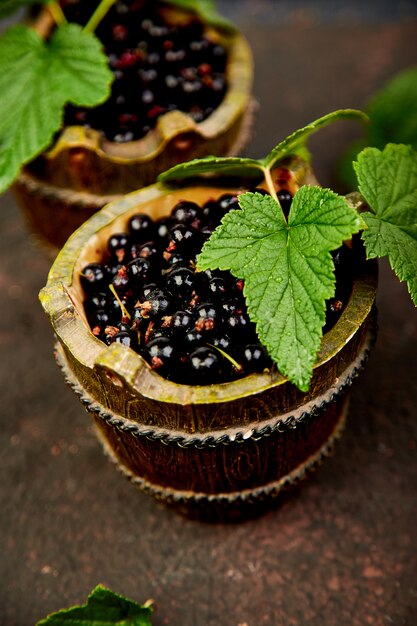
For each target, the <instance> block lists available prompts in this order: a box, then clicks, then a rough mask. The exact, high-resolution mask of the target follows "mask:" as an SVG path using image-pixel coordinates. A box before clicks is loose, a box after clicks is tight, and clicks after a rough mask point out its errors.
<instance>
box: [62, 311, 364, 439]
mask: <svg viewBox="0 0 417 626" xmlns="http://www.w3.org/2000/svg"><path fill="white" fill-rule="evenodd" d="M375 338H376V324H375V323H374V321H373V322H372V324H371V328H370V330H369V331H368V334H367V338H366V340H365V344H364V347H363V348H362V350H361V352H360V354H359V356H358V357H357V359H356V360H355V361H354V362H353V363H352V364H351V365H350V366H349V368H347V370H345V375H344V378H343V380H342V381H341V382H340V384H339V385H338V387H337V388H334V389H333V390H331V389H330V390H328V391H327V392H326V394H323V395H322V396H320V397H319V398H318V399H317V402H316V403H314V404H313V403H312V404H311V406H309V410H306V411H303V412H302V413H301V414H300V415H289V416H288V417H287V418H286V419H285V420H283V419H277V420H276V421H275V422H273V423H272V424H271V423H268V424H266V425H264V426H261V427H260V428H256V427H253V428H250V429H247V430H246V431H244V432H242V431H239V432H236V433H234V434H230V433H224V434H221V435H218V436H217V435H216V436H214V435H200V436H197V435H193V436H190V435H182V434H173V433H172V432H169V431H166V430H162V429H158V428H146V427H143V426H141V425H140V424H137V423H136V422H132V421H131V420H128V419H126V418H121V417H118V416H117V415H116V414H115V413H113V412H112V411H109V410H106V409H105V408H104V407H103V406H102V405H101V404H100V403H98V402H97V401H95V400H94V399H93V398H91V396H89V395H88V394H87V393H86V391H85V389H84V388H83V387H82V386H81V385H80V383H79V382H78V380H77V379H76V378H75V376H74V374H73V373H72V371H71V370H70V369H69V367H68V366H67V364H66V363H65V360H64V357H63V356H61V355H60V354H59V352H58V351H55V357H56V360H57V362H58V365H59V366H60V368H61V370H62V372H63V375H64V377H65V380H66V382H67V384H68V385H69V386H70V387H71V388H72V390H73V391H74V392H75V394H76V395H77V396H78V397H79V399H80V402H81V404H82V405H83V406H84V407H85V408H86V409H87V411H89V412H90V413H93V414H94V415H96V416H97V417H98V418H100V419H101V420H103V421H104V422H105V423H106V424H108V425H110V426H111V427H112V428H114V429H116V430H118V431H119V432H121V433H126V434H130V435H132V436H133V437H136V438H140V437H146V438H147V439H148V440H150V441H160V442H161V443H162V444H164V445H177V446H179V447H180V448H197V449H203V448H213V447H217V446H219V445H230V444H234V443H244V442H245V441H247V440H248V439H252V440H254V441H258V440H259V439H262V438H263V437H269V436H271V435H272V434H273V433H275V432H277V431H278V432H281V433H283V432H285V431H287V430H289V429H292V430H293V429H296V428H298V427H300V426H303V425H304V424H306V423H307V422H308V421H310V420H312V419H314V418H315V417H316V416H317V415H318V414H319V413H320V412H322V411H323V410H324V409H325V408H326V407H328V406H329V405H330V404H332V403H333V402H334V401H335V400H337V399H338V398H340V397H341V396H342V395H343V394H344V393H345V391H346V390H347V389H348V388H349V387H350V386H351V385H352V383H353V381H354V380H355V379H356V378H357V376H358V375H359V373H360V372H361V371H362V370H363V368H364V366H365V364H366V362H367V360H368V358H369V354H370V351H371V348H372V346H373V344H374V342H375ZM220 432H221V431H220Z"/></svg>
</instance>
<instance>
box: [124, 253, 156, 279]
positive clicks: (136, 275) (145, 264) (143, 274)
mask: <svg viewBox="0 0 417 626" xmlns="http://www.w3.org/2000/svg"><path fill="white" fill-rule="evenodd" d="M151 269H152V268H151V263H150V261H148V259H143V258H142V257H138V258H137V259H133V261H130V263H128V264H127V266H126V272H127V275H128V277H129V279H130V280H131V282H132V285H134V286H141V285H143V284H145V283H146V282H148V280H149V278H150V276H151Z"/></svg>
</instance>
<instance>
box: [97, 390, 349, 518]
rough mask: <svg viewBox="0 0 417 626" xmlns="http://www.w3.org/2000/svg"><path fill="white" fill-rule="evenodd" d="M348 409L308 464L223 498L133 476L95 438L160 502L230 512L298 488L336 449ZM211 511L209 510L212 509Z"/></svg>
mask: <svg viewBox="0 0 417 626" xmlns="http://www.w3.org/2000/svg"><path fill="white" fill-rule="evenodd" d="M347 409H348V402H347V401H346V403H345V407H344V410H343V413H342V416H341V418H340V419H339V421H338V423H337V424H336V426H335V428H334V431H333V433H332V434H331V435H330V437H329V438H328V439H327V441H326V442H325V443H324V444H323V445H322V447H321V448H320V449H319V450H318V451H317V452H316V453H315V454H314V455H312V456H310V457H309V458H308V459H307V461H306V462H305V463H302V464H301V465H299V466H298V467H296V468H295V469H294V470H293V471H292V472H290V473H289V474H286V475H285V476H283V477H282V478H280V479H279V480H278V481H276V482H273V483H268V484H267V485H262V486H261V487H256V488H254V489H246V490H243V491H234V492H232V493H220V494H206V493H193V492H191V491H180V490H176V489H172V488H168V487H161V486H159V485H155V484H154V483H151V482H149V481H147V480H145V479H144V478H141V477H139V476H137V475H135V474H133V472H131V471H130V470H129V469H128V468H127V467H126V466H125V465H123V463H121V462H120V461H119V459H118V458H117V457H116V455H115V454H114V452H113V450H112V448H111V447H110V445H109V443H108V442H107V440H106V439H105V437H104V435H103V434H102V433H101V431H100V430H99V428H98V427H97V426H96V428H95V430H96V435H97V438H98V439H99V441H100V442H101V444H102V447H103V450H104V453H105V455H106V456H107V458H108V459H109V460H110V461H111V462H112V463H113V464H114V465H115V466H116V469H117V470H118V471H119V472H120V473H121V474H123V476H125V478H127V479H128V480H129V481H130V482H131V483H132V484H133V485H134V486H135V487H137V488H138V489H140V490H141V491H143V492H144V493H146V494H147V495H150V496H153V497H154V498H156V499H157V500H160V501H161V502H164V503H165V504H171V505H174V506H175V505H185V506H188V507H189V508H190V510H191V509H192V507H193V506H195V507H197V509H198V510H199V511H200V512H201V509H204V507H205V506H208V507H212V505H213V504H214V505H217V506H220V508H222V507H224V509H225V510H227V508H228V507H230V505H231V504H233V505H235V504H237V505H239V504H242V505H243V504H244V505H245V506H247V505H249V506H253V505H256V504H259V503H262V502H269V501H270V500H272V499H274V498H276V497H277V496H279V495H280V494H281V493H282V492H283V491H287V490H289V489H291V488H292V487H294V486H295V485H297V484H298V483H299V482H301V481H302V480H304V479H305V478H307V476H308V475H310V474H312V473H313V472H314V471H315V470H316V469H317V468H318V467H320V465H321V464H322V463H323V461H324V460H325V459H326V458H327V457H329V456H330V455H331V454H332V452H333V450H334V447H335V444H336V442H337V441H338V440H339V439H340V437H341V435H342V434H343V431H344V429H345V425H346V414H347ZM209 511H210V509H209Z"/></svg>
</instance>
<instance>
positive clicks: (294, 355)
mask: <svg viewBox="0 0 417 626" xmlns="http://www.w3.org/2000/svg"><path fill="white" fill-rule="evenodd" d="M239 204H240V207H241V210H235V211H230V212H229V213H227V214H226V215H225V217H224V218H223V220H222V223H221V225H220V226H219V227H218V228H217V229H216V230H215V231H214V233H213V235H212V236H211V237H210V239H209V240H208V241H207V242H206V243H205V245H204V246H203V249H202V252H201V253H200V255H199V256H198V259H197V265H198V268H199V269H200V270H205V269H221V270H229V271H230V272H231V273H232V274H233V275H234V276H236V277H237V278H241V279H243V280H244V281H245V286H244V295H245V298H246V303H247V306H248V312H249V316H250V318H251V319H252V321H253V322H255V323H256V328H257V333H258V336H259V339H260V341H261V342H262V344H263V345H264V346H265V347H266V349H267V350H268V352H269V354H270V356H271V358H272V359H273V360H274V361H275V362H276V364H277V366H278V369H279V370H280V372H281V373H282V374H284V375H285V376H287V377H288V378H289V379H290V380H291V381H292V382H293V383H294V384H296V385H297V386H298V387H299V388H300V389H301V390H303V391H306V390H307V389H308V385H309V382H310V380H311V376H312V371H313V365H314V362H315V359H316V356H317V352H318V350H319V347H320V340H321V337H322V327H323V324H324V321H325V308H326V305H325V301H326V299H328V298H330V297H331V296H332V295H333V294H334V288H335V277H334V272H333V269H334V268H333V260H332V257H331V254H330V252H331V250H335V249H336V248H338V247H339V246H340V245H341V244H342V242H343V241H344V240H345V239H349V238H350V237H351V236H352V234H353V233H355V232H357V231H358V230H359V229H360V228H361V226H362V225H363V223H362V221H361V219H360V217H359V216H358V214H357V213H356V211H355V210H353V209H352V208H351V207H349V205H348V203H347V202H346V200H345V198H343V197H341V196H338V195H337V194H335V193H333V192H332V191H330V190H329V189H320V188H319V187H308V186H305V187H302V188H301V189H299V191H298V192H297V193H296V194H295V196H294V199H293V203H292V206H291V210H290V214H289V218H288V223H287V222H286V220H285V218H284V215H283V213H282V211H281V209H280V207H279V205H278V203H277V202H276V201H275V200H274V199H273V198H272V197H270V196H262V195H261V194H258V193H246V194H243V195H241V196H239Z"/></svg>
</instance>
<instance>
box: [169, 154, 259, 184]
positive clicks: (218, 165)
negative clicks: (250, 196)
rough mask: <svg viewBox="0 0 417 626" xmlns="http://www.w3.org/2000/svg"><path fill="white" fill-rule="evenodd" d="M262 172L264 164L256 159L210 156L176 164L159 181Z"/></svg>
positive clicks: (251, 174) (257, 173) (255, 174)
mask: <svg viewBox="0 0 417 626" xmlns="http://www.w3.org/2000/svg"><path fill="white" fill-rule="evenodd" d="M262 172H263V167H262V164H261V163H260V161H257V160H256V159H245V158H239V157H215V156H208V157H204V158H202V159H193V160H192V161H188V162H186V163H179V164H178V165H174V167H171V168H170V169H169V170H167V171H166V172H163V173H162V174H160V175H159V176H158V181H160V182H163V183H165V182H170V181H174V180H184V179H185V178H194V177H195V176H203V175H204V174H216V176H243V177H244V176H247V177H256V178H259V176H261V175H262Z"/></svg>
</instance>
